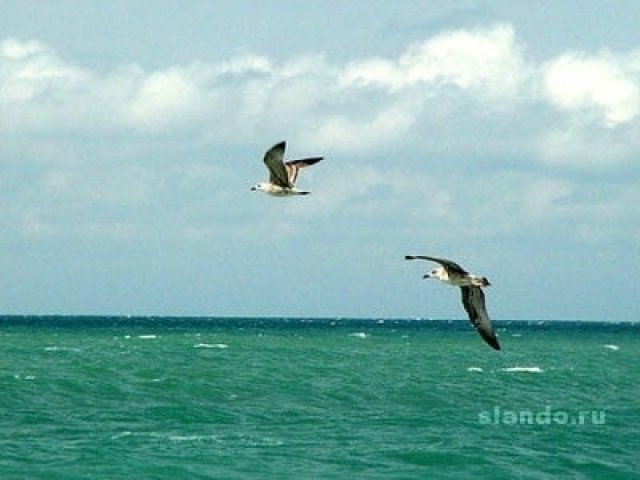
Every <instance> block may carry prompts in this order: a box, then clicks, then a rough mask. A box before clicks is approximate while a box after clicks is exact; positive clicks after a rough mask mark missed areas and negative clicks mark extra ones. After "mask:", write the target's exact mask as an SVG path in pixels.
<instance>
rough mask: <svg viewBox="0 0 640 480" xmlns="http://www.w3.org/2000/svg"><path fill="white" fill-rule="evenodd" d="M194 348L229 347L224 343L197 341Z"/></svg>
mask: <svg viewBox="0 0 640 480" xmlns="http://www.w3.org/2000/svg"><path fill="white" fill-rule="evenodd" d="M194 347H195V348H229V345H227V344H226V343H197V344H195V345H194Z"/></svg>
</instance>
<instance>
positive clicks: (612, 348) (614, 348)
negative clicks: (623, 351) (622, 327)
mask: <svg viewBox="0 0 640 480" xmlns="http://www.w3.org/2000/svg"><path fill="white" fill-rule="evenodd" d="M603 347H604V348H608V349H609V350H620V347H619V346H618V345H613V344H608V345H603Z"/></svg>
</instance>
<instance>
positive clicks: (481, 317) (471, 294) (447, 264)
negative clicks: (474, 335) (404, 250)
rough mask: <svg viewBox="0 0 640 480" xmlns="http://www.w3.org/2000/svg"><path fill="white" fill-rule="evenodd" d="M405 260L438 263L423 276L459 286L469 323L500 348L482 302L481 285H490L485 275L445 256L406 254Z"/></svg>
mask: <svg viewBox="0 0 640 480" xmlns="http://www.w3.org/2000/svg"><path fill="white" fill-rule="evenodd" d="M404 258H405V260H431V261H432V262H436V263H439V264H440V266H439V267H438V268H436V269H434V270H431V271H430V272H429V273H427V274H425V275H424V276H423V278H437V279H438V280H440V281H442V282H444V283H447V284H449V285H453V286H456V287H460V290H461V292H462V305H463V306H464V309H465V310H466V311H467V314H468V315H469V320H470V321H471V325H473V326H474V328H475V329H476V330H478V333H479V334H480V336H481V337H482V338H483V339H484V341H485V342H487V343H488V344H489V345H490V346H491V347H493V348H494V349H496V350H500V344H499V343H498V339H497V338H496V334H495V332H494V330H493V327H492V325H491V320H490V319H489V315H488V314H487V309H486V307H485V304H484V292H483V291H482V287H488V286H489V285H491V283H490V282H489V280H488V279H487V277H481V276H478V275H474V274H472V273H469V272H467V271H466V270H465V269H464V268H462V267H461V266H460V265H458V264H457V263H455V262H452V261H451V260H447V259H446V258H437V257H428V256H425V255H406V256H405V257H404Z"/></svg>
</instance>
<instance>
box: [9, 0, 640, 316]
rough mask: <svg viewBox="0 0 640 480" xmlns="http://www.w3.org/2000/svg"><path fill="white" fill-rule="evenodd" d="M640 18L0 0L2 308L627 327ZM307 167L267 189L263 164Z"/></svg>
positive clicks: (532, 11) (639, 236)
mask: <svg viewBox="0 0 640 480" xmlns="http://www.w3.org/2000/svg"><path fill="white" fill-rule="evenodd" d="M639 19H640V3H639V2H636V1H615V2H589V3H585V2H582V3H580V5H579V6H577V4H576V3H574V2H556V1H545V0H542V1H521V2H512V1H506V0H505V1H501V0H497V1H491V2H472V1H427V0H424V1H411V0H403V1H402V2H387V1H379V0H372V1H369V2H366V7H365V6H364V3H363V2H360V1H355V0H340V1H339V0H323V1H305V2H300V1H296V0H281V1H278V2H263V1H259V0H234V1H225V0H220V1H211V2H210V1H204V0H202V1H200V0H189V1H178V0H171V1H169V0H138V1H136V2H124V1H122V2H87V1H77V0H58V1H56V2H49V1H45V0H31V1H27V0H0V272H2V274H1V275H0V313H3V314H17V315H28V314H37V315H46V314H55V315H177V316H277V317H298V316H302V317H362V318H373V319H376V318H442V319H464V318H465V314H464V311H463V309H462V306H461V304H460V298H459V292H458V291H456V290H455V289H453V288H452V287H449V286H446V285H443V284H440V283H438V282H437V281H434V280H431V281H428V280H427V281H425V280H423V279H422V275H423V274H424V273H425V272H426V271H427V270H428V269H431V268H432V267H433V265H432V264H430V263H429V262H406V261H405V260H404V255H406V254H412V255H432V256H440V257H445V258H450V259H453V260H454V261H457V262H458V263H460V264H461V265H462V266H463V267H465V268H467V270H469V271H471V272H474V273H478V274H481V275H484V276H486V277H488V278H489V279H490V281H491V282H492V286H491V287H489V288H488V289H487V307H488V310H489V314H490V315H491V317H492V318H494V319H498V320H609V321H638V320H640V302H639V301H638V298H639V297H640V261H639V260H640V29H638V28H637V25H638V21H639ZM281 140H286V141H287V152H286V158H291V159H293V158H299V157H305V156H324V160H323V161H322V162H320V163H318V164H317V165H315V166H313V167H311V168H309V169H306V170H304V171H303V172H302V173H301V174H300V177H299V179H298V186H299V187H300V188H302V189H305V190H310V191H311V192H312V194H311V195H307V196H301V197H292V198H273V197H269V196H267V195H264V194H263V193H262V192H252V191H251V190H250V187H251V186H253V185H254V184H255V183H257V182H260V181H263V180H265V179H266V177H267V171H266V169H265V166H264V164H263V163H262V159H263V155H264V152H265V151H266V150H267V149H268V148H269V147H271V146H272V145H273V144H275V143H277V142H279V141H281Z"/></svg>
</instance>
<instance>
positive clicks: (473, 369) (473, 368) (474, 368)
mask: <svg viewBox="0 0 640 480" xmlns="http://www.w3.org/2000/svg"><path fill="white" fill-rule="evenodd" d="M482 371H483V370H482V368H480V367H469V368H467V372H482Z"/></svg>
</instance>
